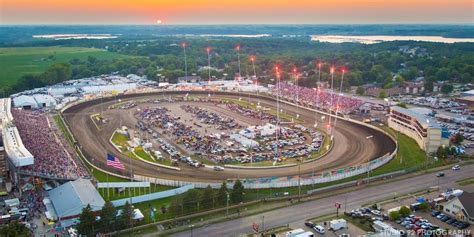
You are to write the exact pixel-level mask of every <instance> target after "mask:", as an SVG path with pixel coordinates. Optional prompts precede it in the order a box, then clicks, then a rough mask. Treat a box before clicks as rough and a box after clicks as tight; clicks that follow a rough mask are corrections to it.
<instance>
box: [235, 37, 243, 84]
mask: <svg viewBox="0 0 474 237" xmlns="http://www.w3.org/2000/svg"><path fill="white" fill-rule="evenodd" d="M235 50H236V51H237V60H238V62H239V78H238V81H240V78H241V77H242V74H241V72H240V45H237V46H236V47H235Z"/></svg>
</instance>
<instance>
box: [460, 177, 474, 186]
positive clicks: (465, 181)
mask: <svg viewBox="0 0 474 237" xmlns="http://www.w3.org/2000/svg"><path fill="white" fill-rule="evenodd" d="M456 183H458V184H459V185H461V186H467V185H471V184H474V178H467V179H462V180H458V181H456Z"/></svg>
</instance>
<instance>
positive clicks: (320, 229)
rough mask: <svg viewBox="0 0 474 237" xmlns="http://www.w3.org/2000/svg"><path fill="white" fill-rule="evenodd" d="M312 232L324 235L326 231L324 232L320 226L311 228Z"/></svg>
mask: <svg viewBox="0 0 474 237" xmlns="http://www.w3.org/2000/svg"><path fill="white" fill-rule="evenodd" d="M313 230H314V231H316V232H318V233H320V234H324V233H326V231H325V230H324V227H322V226H320V225H315V226H314V227H313Z"/></svg>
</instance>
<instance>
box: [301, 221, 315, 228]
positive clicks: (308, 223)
mask: <svg viewBox="0 0 474 237" xmlns="http://www.w3.org/2000/svg"><path fill="white" fill-rule="evenodd" d="M304 225H305V226H307V227H309V228H313V227H314V226H316V224H314V223H313V222H311V221H307V222H305V223H304Z"/></svg>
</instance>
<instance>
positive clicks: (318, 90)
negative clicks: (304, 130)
mask: <svg viewBox="0 0 474 237" xmlns="http://www.w3.org/2000/svg"><path fill="white" fill-rule="evenodd" d="M321 66H322V63H318V81H317V82H316V106H315V107H316V110H318V109H321V108H320V103H319V94H320V93H321V88H320V86H321ZM317 117H318V112H316V111H315V112H314V127H317V126H318V124H317V122H316V120H317ZM321 122H322V121H321Z"/></svg>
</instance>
